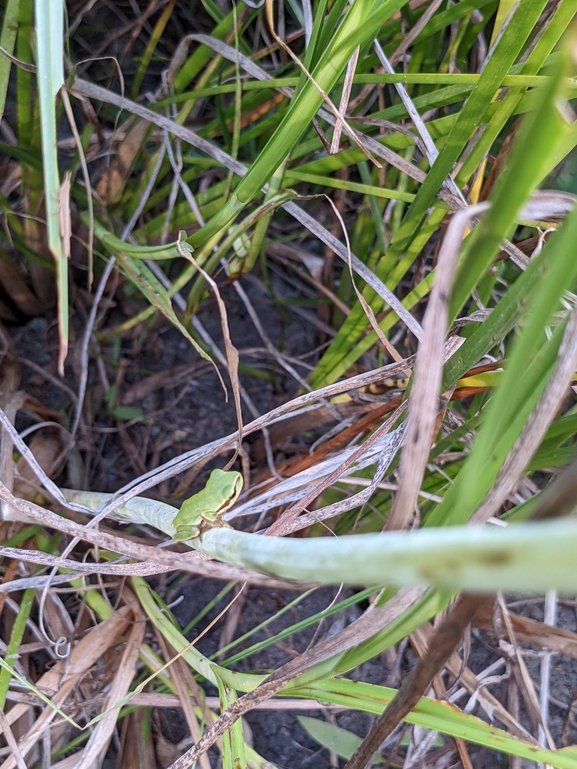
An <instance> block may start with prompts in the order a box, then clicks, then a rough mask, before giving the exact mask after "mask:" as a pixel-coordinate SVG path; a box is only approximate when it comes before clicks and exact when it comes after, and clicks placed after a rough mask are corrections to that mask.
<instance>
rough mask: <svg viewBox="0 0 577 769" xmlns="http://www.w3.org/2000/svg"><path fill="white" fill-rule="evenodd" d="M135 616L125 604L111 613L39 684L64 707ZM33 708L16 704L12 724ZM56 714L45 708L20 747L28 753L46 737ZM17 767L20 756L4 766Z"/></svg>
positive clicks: (22, 739)
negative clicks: (85, 676)
mask: <svg viewBox="0 0 577 769" xmlns="http://www.w3.org/2000/svg"><path fill="white" fill-rule="evenodd" d="M131 618H132V608H131V607H128V606H123V607H121V608H120V609H119V610H118V611H116V612H114V613H113V614H111V615H110V616H109V617H108V618H107V619H105V620H104V621H103V622H101V623H100V624H99V625H97V626H96V627H94V628H92V630H90V632H89V633H87V634H86V635H85V636H84V638H82V639H81V640H80V641H79V642H78V643H77V645H76V646H75V647H74V648H73V649H72V652H71V654H70V656H69V657H68V658H67V659H66V660H60V661H59V662H57V663H56V665H55V666H54V667H53V668H52V669H51V670H49V671H48V672H46V673H45V674H44V675H43V676H42V677H41V678H40V680H39V681H37V682H36V686H37V687H38V688H39V689H41V690H42V691H43V692H50V693H52V701H53V702H54V703H55V704H56V705H58V706H59V707H61V706H62V705H63V704H64V702H65V701H66V699H67V698H68V697H69V696H70V695H71V693H72V692H73V691H74V689H75V688H76V687H77V685H78V683H79V681H80V680H81V679H82V677H83V676H84V675H85V674H86V672H87V671H88V670H89V669H90V668H91V667H92V666H93V665H94V664H95V663H96V661H97V660H98V659H99V658H100V657H101V656H102V655H103V654H104V653H105V651H106V650H107V649H109V648H110V647H111V646H113V645H114V644H115V643H117V641H118V639H119V638H120V636H121V634H122V633H124V632H125V630H126V629H127V628H128V627H129V626H130V621H131ZM30 708H31V706H30V705H27V704H24V703H19V704H17V705H15V706H14V707H13V708H12V709H11V710H10V711H9V712H8V713H7V715H6V718H7V720H8V722H9V723H10V724H13V723H15V722H16V721H17V720H18V719H19V718H22V716H23V715H25V714H26V713H27V712H28V711H29V710H30ZM56 716H57V712H56V710H54V708H52V707H48V706H47V707H45V708H44V710H43V711H42V714H41V715H40V716H39V717H38V718H37V719H36V721H35V722H34V726H33V727H32V728H31V729H30V730H29V731H28V732H27V734H25V735H24V736H23V737H22V738H21V739H20V742H19V748H20V751H21V752H22V754H23V755H24V756H26V755H27V754H28V753H29V752H30V750H31V749H32V748H33V747H34V745H36V744H37V742H38V741H39V740H40V739H41V738H42V732H43V730H44V729H47V728H49V727H50V724H51V723H52V721H53V720H54V719H55V718H56ZM15 767H16V759H15V758H14V757H9V758H8V759H7V760H6V761H5V762H4V764H3V766H2V769H14V768H15Z"/></svg>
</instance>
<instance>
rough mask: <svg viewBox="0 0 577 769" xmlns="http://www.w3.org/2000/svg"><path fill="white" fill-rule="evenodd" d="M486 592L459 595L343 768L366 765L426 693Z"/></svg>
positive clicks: (353, 768) (358, 768) (486, 599)
mask: <svg viewBox="0 0 577 769" xmlns="http://www.w3.org/2000/svg"><path fill="white" fill-rule="evenodd" d="M489 600H490V599H489V597H488V596H479V595H474V596H471V595H460V596H459V597H458V598H457V600H456V601H455V603H454V605H453V606H452V608H451V609H450V611H449V614H448V615H447V617H446V619H445V620H443V622H442V624H441V625H440V626H439V628H438V629H437V630H436V631H435V634H434V636H433V638H432V640H431V645H430V648H429V652H428V654H427V655H426V656H425V657H422V658H421V659H420V660H419V662H418V663H417V665H416V667H414V668H413V670H411V672H410V673H409V675H408V676H406V677H405V679H404V681H403V683H402V685H401V688H400V689H399V691H398V692H397V694H395V696H394V697H393V699H392V700H391V702H390V703H389V704H388V705H387V707H386V708H385V711H384V713H383V714H382V715H381V716H379V718H377V720H376V721H375V722H374V724H373V726H372V727H371V729H370V731H369V733H368V735H367V736H366V737H365V739H364V740H363V741H362V743H361V744H360V745H359V747H358V748H357V750H355V752H354V753H353V755H352V756H351V758H350V759H349V760H348V761H347V763H346V764H345V766H344V769H365V767H367V766H368V764H369V762H370V760H371V758H372V757H373V755H374V754H375V753H376V752H377V750H378V749H379V747H380V745H381V744H382V743H383V742H384V740H385V739H386V738H387V737H388V736H389V735H390V734H391V733H392V732H393V730H394V729H396V727H397V726H398V725H399V724H400V722H401V721H402V720H403V718H404V717H405V716H406V715H408V714H409V713H410V712H411V710H412V709H413V708H414V707H415V705H416V704H417V703H418V701H419V700H420V699H421V697H422V696H424V694H425V693H426V691H427V689H428V688H429V686H430V684H431V681H432V680H433V678H434V677H435V675H437V673H438V672H439V670H441V668H442V667H443V666H444V664H445V662H446V661H447V660H448V659H449V657H450V656H451V654H452V653H453V651H454V650H455V647H456V646H457V644H458V643H459V642H460V640H461V637H462V635H463V632H464V630H465V628H466V627H467V625H469V623H470V622H471V620H472V619H473V617H474V616H475V614H476V613H477V611H478V610H479V609H480V608H481V606H482V605H483V604H484V603H486V602H487V601H489Z"/></svg>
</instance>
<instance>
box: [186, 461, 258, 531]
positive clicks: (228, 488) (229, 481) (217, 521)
mask: <svg viewBox="0 0 577 769" xmlns="http://www.w3.org/2000/svg"><path fill="white" fill-rule="evenodd" d="M242 485H243V479H242V475H241V474H240V473H237V472H236V471H234V470H228V471H226V470H218V469H217V470H213V471H212V473H211V474H210V478H209V479H208V482H207V484H206V486H205V487H204V489H202V491H199V492H198V494H194V495H193V496H192V497H189V498H188V499H185V500H184V502H183V503H182V505H181V507H180V510H179V511H178V513H177V514H176V516H175V518H174V521H173V522H172V523H173V526H174V528H175V532H174V534H173V537H172V539H173V540H174V541H175V542H184V541H186V540H187V539H194V537H198V535H199V534H201V533H202V532H203V531H204V530H206V529H210V528H212V527H214V526H226V525H227V524H225V522H224V521H223V520H222V514H223V513H225V512H226V511H227V510H229V509H230V508H231V507H232V506H233V505H234V503H235V502H236V500H237V498H238V495H239V494H240V492H241V491H242Z"/></svg>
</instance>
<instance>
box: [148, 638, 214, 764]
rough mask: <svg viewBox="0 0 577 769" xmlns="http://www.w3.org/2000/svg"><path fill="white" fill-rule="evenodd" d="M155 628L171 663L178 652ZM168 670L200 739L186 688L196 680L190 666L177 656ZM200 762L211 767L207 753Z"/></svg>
mask: <svg viewBox="0 0 577 769" xmlns="http://www.w3.org/2000/svg"><path fill="white" fill-rule="evenodd" d="M155 630H156V638H157V641H158V644H159V646H160V648H161V650H162V653H163V656H164V659H165V661H166V662H167V663H170V660H171V658H174V657H177V653H176V651H175V650H174V649H173V648H172V647H171V646H170V645H169V644H168V643H167V641H165V639H164V638H163V636H162V634H161V633H160V632H159V631H158V629H157V628H155ZM168 672H169V673H170V677H171V678H172V682H173V684H174V688H175V689H176V693H177V699H178V707H180V708H182V713H183V715H184V718H185V720H186V723H187V725H188V728H189V730H190V735H191V737H192V739H193V740H196V741H198V740H199V739H200V736H201V731H200V725H199V723H198V719H197V717H196V714H195V712H194V708H193V705H192V699H191V696H190V694H189V692H188V691H187V688H186V685H187V683H189V681H190V683H192V682H193V681H194V678H193V676H192V675H191V672H190V668H189V667H188V666H187V664H186V663H185V662H184V660H183V659H182V657H177V658H176V659H174V660H173V662H172V664H170V666H169V668H168ZM190 679H192V680H190ZM189 685H190V684H189ZM198 764H199V767H200V769H210V761H209V758H208V756H207V754H206V753H204V754H203V755H202V756H200V757H199V759H198Z"/></svg>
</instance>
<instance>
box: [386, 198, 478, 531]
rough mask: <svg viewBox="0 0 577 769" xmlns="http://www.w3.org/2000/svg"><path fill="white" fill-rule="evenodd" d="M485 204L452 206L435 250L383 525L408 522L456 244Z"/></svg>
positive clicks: (423, 459) (434, 401) (424, 456)
mask: <svg viewBox="0 0 577 769" xmlns="http://www.w3.org/2000/svg"><path fill="white" fill-rule="evenodd" d="M487 208H488V204H487V203H482V204H480V205H479V206H471V207H470V208H465V209H462V210H461V211H458V212H457V213H456V214H455V215H454V216H453V218H452V220H451V223H450V224H449V227H448V229H447V234H446V236H445V239H444V241H443V245H442V247H441V250H440V252H439V260H438V264H437V271H436V280H435V285H434V286H433V290H432V291H431V297H430V300H429V303H428V305H427V310H426V313H425V318H424V321H423V327H424V336H423V339H422V340H421V342H420V344H419V350H418V352H417V360H416V363H415V373H414V386H413V389H412V391H411V404H410V406H409V416H408V427H407V438H406V442H405V447H404V449H403V453H402V455H401V464H400V476H401V480H400V483H399V490H398V492H397V494H396V496H395V500H394V502H393V507H392V509H391V512H390V514H389V516H388V518H387V522H386V524H385V529H386V530H387V531H392V530H395V529H404V528H405V527H406V526H407V524H408V523H409V520H410V517H411V515H412V513H413V510H414V507H415V505H416V503H417V496H418V493H419V489H420V488H421V483H422V480H423V476H424V474H425V468H426V465H427V461H428V458H429V453H430V450H431V444H432V442H433V439H434V437H435V435H434V433H435V424H436V420H437V413H438V410H439V404H438V398H439V390H440V387H441V378H442V373H443V356H442V353H443V344H444V339H445V333H446V331H447V325H448V315H449V305H448V302H449V295H450V291H451V286H452V283H453V275H454V272H455V267H456V266H457V258H458V255H459V248H460V246H461V242H462V239H463V235H464V233H465V229H466V227H467V226H468V224H469V222H470V221H471V219H472V218H474V217H476V216H478V215H479V214H480V213H481V212H484V211H486V210H487Z"/></svg>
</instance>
